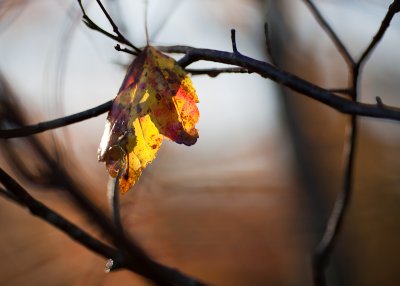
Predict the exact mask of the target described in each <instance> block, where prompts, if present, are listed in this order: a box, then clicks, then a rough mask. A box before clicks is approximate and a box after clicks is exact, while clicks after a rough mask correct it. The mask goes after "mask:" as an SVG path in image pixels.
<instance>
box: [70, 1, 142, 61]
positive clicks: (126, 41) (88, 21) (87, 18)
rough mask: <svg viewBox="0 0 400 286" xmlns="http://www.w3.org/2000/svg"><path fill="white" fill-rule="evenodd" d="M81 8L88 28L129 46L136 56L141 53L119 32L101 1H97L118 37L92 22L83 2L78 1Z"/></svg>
mask: <svg viewBox="0 0 400 286" xmlns="http://www.w3.org/2000/svg"><path fill="white" fill-rule="evenodd" d="M77 1H78V4H79V7H80V8H81V10H82V14H83V16H82V18H83V22H84V23H85V24H86V26H88V27H89V28H90V29H92V30H95V31H97V32H100V33H102V34H103V35H105V36H106V37H108V38H110V39H113V40H115V41H117V42H119V43H121V44H124V45H127V46H129V47H131V48H132V49H134V50H135V55H138V54H140V53H141V50H140V49H139V48H138V47H136V46H135V45H134V44H132V43H131V42H130V41H129V40H128V39H127V38H125V36H124V35H122V33H121V32H120V31H119V29H118V27H117V25H116V24H115V23H114V21H113V20H112V18H111V17H110V15H109V14H108V12H107V10H106V9H105V8H104V6H103V4H102V3H101V1H99V0H96V2H97V4H98V5H99V6H100V9H101V10H102V11H103V13H104V15H105V16H106V17H107V19H108V21H109V22H110V24H111V26H112V28H113V31H114V33H115V34H116V35H113V34H111V33H109V32H107V31H106V30H104V29H102V28H100V27H99V26H98V25H97V24H96V23H95V22H93V21H92V19H90V18H89V16H88V15H87V14H86V11H85V9H84V8H83V5H82V1H81V0H77Z"/></svg>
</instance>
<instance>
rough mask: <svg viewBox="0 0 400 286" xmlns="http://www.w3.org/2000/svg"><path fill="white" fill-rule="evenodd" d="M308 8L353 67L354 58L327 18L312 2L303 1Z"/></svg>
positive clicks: (309, 0)
mask: <svg viewBox="0 0 400 286" xmlns="http://www.w3.org/2000/svg"><path fill="white" fill-rule="evenodd" d="M303 1H304V2H305V3H306V4H307V6H308V7H309V9H310V11H311V13H312V14H313V15H314V17H315V19H316V20H317V22H318V23H319V24H320V26H321V27H322V28H323V29H324V30H325V32H326V33H327V35H328V36H329V37H330V38H331V40H332V42H333V44H334V45H335V46H336V48H337V50H338V51H339V53H340V54H341V55H342V56H343V58H344V60H345V61H346V62H347V64H348V65H350V66H353V65H354V64H355V62H354V60H353V57H352V56H351V55H350V53H349V51H348V50H347V48H346V47H345V46H344V44H343V42H342V41H341V40H340V39H339V37H338V36H337V35H336V33H335V32H334V31H333V29H332V28H331V26H330V25H329V24H328V22H327V21H326V20H325V18H324V17H323V16H322V15H321V13H320V12H319V10H318V9H317V7H316V6H315V5H314V3H313V2H312V0H303Z"/></svg>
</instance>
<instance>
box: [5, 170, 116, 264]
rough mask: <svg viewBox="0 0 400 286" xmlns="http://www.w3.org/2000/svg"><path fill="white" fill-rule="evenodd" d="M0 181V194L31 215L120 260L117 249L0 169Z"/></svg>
mask: <svg viewBox="0 0 400 286" xmlns="http://www.w3.org/2000/svg"><path fill="white" fill-rule="evenodd" d="M0 181H1V183H2V184H3V185H4V186H5V187H6V190H4V189H1V194H2V195H5V196H7V198H9V199H12V200H13V201H15V202H17V203H18V204H19V205H20V206H23V207H27V208H28V209H29V211H30V212H31V213H32V214H33V215H35V216H37V217H40V218H42V219H43V220H45V221H47V222H48V223H50V224H51V225H53V226H54V227H56V228H57V229H59V230H61V231H62V232H64V233H65V234H67V235H68V236H69V237H70V238H72V239H74V240H76V241H77V242H79V243H80V244H82V245H83V246H85V247H86V248H88V249H89V250H91V251H93V252H95V253H97V254H99V255H101V256H103V257H104V258H112V259H115V260H120V257H121V254H120V253H119V252H118V250H116V249H114V248H112V247H110V246H108V245H106V244H104V243H103V242H101V241H99V240H98V239H96V238H94V237H92V236H91V235H89V234H88V233H87V232H85V231H83V230H82V229H80V228H79V227H77V226H76V225H75V224H73V223H71V222H69V221H68V220H67V219H65V218H64V217H62V216H61V215H59V214H58V213H56V212H55V211H53V210H51V209H50V208H48V207H47V206H45V205H44V204H42V203H41V202H39V201H38V200H36V199H34V198H33V197H32V196H31V195H30V194H29V193H28V192H27V191H26V190H25V189H24V188H23V187H22V186H21V185H19V184H18V183H17V182H16V181H15V180H14V179H13V178H12V177H11V176H9V175H8V174H7V173H6V172H4V171H3V170H2V169H0Z"/></svg>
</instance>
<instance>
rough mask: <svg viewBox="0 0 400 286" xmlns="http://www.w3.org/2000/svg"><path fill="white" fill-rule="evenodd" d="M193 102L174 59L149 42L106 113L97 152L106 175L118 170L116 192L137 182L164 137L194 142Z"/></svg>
mask: <svg viewBox="0 0 400 286" xmlns="http://www.w3.org/2000/svg"><path fill="white" fill-rule="evenodd" d="M197 102H198V98H197V95H196V91H195V89H194V87H193V85H192V81H191V80H190V78H189V76H188V75H187V73H186V72H185V71H184V70H183V69H182V68H181V67H180V66H179V65H178V64H177V62H176V61H175V60H174V59H172V58H170V57H168V56H166V55H164V54H163V53H161V52H160V51H158V50H157V49H155V48H154V47H151V46H147V47H146V48H145V49H144V50H143V52H142V53H141V54H140V55H139V56H138V57H136V58H135V60H134V61H133V62H132V64H131V65H130V67H129V69H128V71H127V74H126V76H125V79H124V81H123V83H122V86H121V88H120V90H119V92H118V95H117V97H116V98H115V99H114V102H113V105H112V108H111V110H110V112H109V113H108V117H107V122H106V127H105V130H104V134H103V137H102V139H101V143H100V146H99V150H98V157H99V161H103V162H105V163H106V167H107V169H108V172H109V174H110V175H111V176H112V177H117V175H118V173H119V172H123V175H122V176H120V178H119V190H120V192H121V193H125V192H127V191H128V190H129V189H130V188H131V187H132V186H133V185H134V184H135V183H136V182H137V180H138V179H139V177H140V175H141V173H142V171H143V169H144V168H145V167H146V166H147V165H148V164H149V163H151V161H153V159H154V158H155V156H156V154H157V152H158V150H159V149H160V146H161V143H162V141H163V138H164V137H166V138H168V139H170V140H173V141H175V142H176V143H179V144H185V145H188V146H189V145H193V144H194V143H196V140H197V138H198V133H197V129H196V128H195V125H196V123H197V121H198V118H199V111H198V109H197V106H196V103H197ZM122 169H123V170H122Z"/></svg>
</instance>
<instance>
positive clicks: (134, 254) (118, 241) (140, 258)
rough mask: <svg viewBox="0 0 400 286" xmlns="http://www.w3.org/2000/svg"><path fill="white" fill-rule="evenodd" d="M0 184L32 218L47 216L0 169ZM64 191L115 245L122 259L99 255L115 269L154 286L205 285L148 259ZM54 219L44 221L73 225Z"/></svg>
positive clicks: (72, 191)
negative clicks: (152, 283) (123, 270)
mask: <svg viewBox="0 0 400 286" xmlns="http://www.w3.org/2000/svg"><path fill="white" fill-rule="evenodd" d="M0 182H1V183H2V184H3V185H4V187H5V188H6V189H7V191H8V192H10V193H12V194H14V196H15V197H17V198H18V200H19V201H21V202H23V203H24V205H26V206H27V207H28V208H29V209H30V210H31V212H32V213H33V214H35V215H37V216H40V217H42V216H45V215H46V214H49V212H48V211H49V210H48V209H45V208H43V207H44V206H43V207H42V206H41V205H40V202H38V201H36V200H35V199H34V198H32V197H31V196H30V195H29V193H28V192H26V191H25V190H24V189H23V188H22V186H20V185H19V184H18V183H17V182H16V181H15V180H14V179H13V178H12V177H11V176H9V175H8V174H7V173H6V172H4V171H3V170H2V169H1V168H0ZM64 187H65V188H66V189H68V190H69V192H70V194H71V195H72V197H73V198H74V199H75V201H76V203H77V204H78V205H79V206H80V207H81V209H82V210H84V211H86V212H87V213H88V214H89V215H90V217H91V218H92V219H93V220H94V221H95V222H96V223H98V225H99V226H100V227H101V230H102V231H103V232H104V233H107V234H108V235H109V236H110V237H111V239H112V240H113V242H114V244H115V245H116V246H117V247H118V249H119V251H120V253H121V255H123V256H122V257H121V255H119V254H118V253H114V252H113V249H112V248H109V249H105V248H101V251H105V250H107V251H109V253H107V255H106V256H105V257H107V258H110V257H111V258H112V259H113V262H114V263H115V264H116V266H115V267H117V268H121V267H124V268H127V269H130V270H132V271H134V272H136V273H138V274H140V275H142V276H144V277H146V278H148V279H150V280H152V281H153V282H155V283H156V284H157V285H166V286H167V285H168V286H173V285H188V286H192V285H193V286H195V285H198V286H201V285H205V284H203V283H201V282H199V281H197V280H195V279H193V278H191V277H188V276H186V275H184V274H182V273H180V272H178V271H177V270H175V269H172V268H169V267H166V266H164V265H162V264H159V263H157V262H155V261H153V260H152V259H150V258H149V257H148V256H147V255H146V253H145V252H144V251H143V250H142V249H141V248H140V247H139V246H138V245H137V244H136V243H135V242H134V241H133V240H132V239H128V238H127V237H126V236H124V235H121V233H120V232H119V231H116V229H115V227H114V226H113V225H112V224H110V223H109V220H108V218H107V217H106V216H104V215H103V214H102V213H101V212H100V211H99V210H98V209H97V208H96V207H95V206H93V205H92V204H91V203H90V201H88V199H87V198H86V197H85V196H84V195H83V194H81V193H80V192H79V190H77V189H76V188H75V187H74V186H73V185H72V183H71V182H69V181H68V180H67V179H66V180H65V181H64ZM33 211H34V212H33ZM42 212H43V213H42ZM55 215H56V220H55V221H54V222H53V221H52V218H48V219H49V220H47V221H48V222H50V223H52V224H53V223H54V225H55V223H57V225H55V226H57V227H60V228H61V229H62V230H64V229H65V230H67V229H70V230H72V229H73V227H74V226H73V225H70V224H68V223H67V222H66V221H65V220H64V221H60V219H61V218H60V217H58V216H57V214H55ZM74 231H76V233H75V232H72V233H68V234H69V235H70V236H71V237H72V238H74V239H76V240H77V241H79V242H81V240H79V239H78V238H79V237H81V236H82V235H84V233H82V232H80V229H74ZM85 238H88V237H85ZM97 243H100V242H97ZM85 246H86V247H89V248H90V247H93V248H94V249H96V250H97V251H100V246H101V247H103V245H99V244H96V242H95V241H91V242H90V244H88V245H85ZM90 249H92V248H90Z"/></svg>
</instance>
